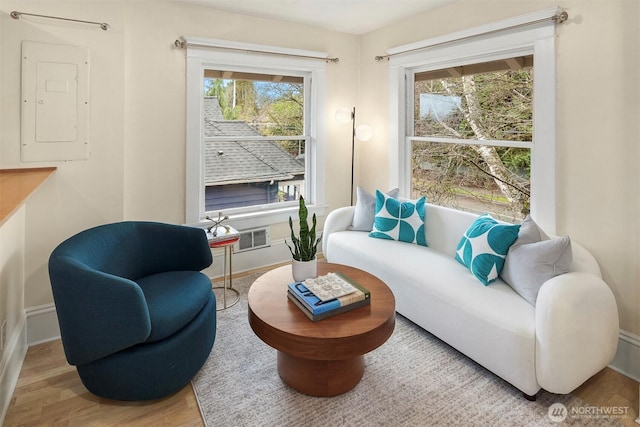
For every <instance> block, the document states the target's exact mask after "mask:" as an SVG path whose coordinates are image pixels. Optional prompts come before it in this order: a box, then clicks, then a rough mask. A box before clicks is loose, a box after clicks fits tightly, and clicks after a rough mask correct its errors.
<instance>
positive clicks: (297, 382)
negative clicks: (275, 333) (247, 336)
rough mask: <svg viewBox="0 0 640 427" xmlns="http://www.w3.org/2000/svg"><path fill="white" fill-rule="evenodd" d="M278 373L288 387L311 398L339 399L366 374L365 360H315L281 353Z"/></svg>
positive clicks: (279, 353)
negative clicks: (334, 397) (340, 395)
mask: <svg viewBox="0 0 640 427" xmlns="http://www.w3.org/2000/svg"><path fill="white" fill-rule="evenodd" d="M278 373H279V374H280V378H282V381H284V382H285V384H288V385H290V386H291V387H293V388H294V389H296V390H298V391H299V392H301V393H304V394H308V395H311V396H322V397H330V396H337V395H339V394H342V393H346V392H347V391H349V390H351V389H352V388H354V387H355V386H356V385H358V383H359V382H360V380H361V379H362V375H363V374H364V356H358V357H354V358H353V359H346V360H312V359H302V358H299V357H294V356H291V355H289V354H287V353H283V352H282V351H278Z"/></svg>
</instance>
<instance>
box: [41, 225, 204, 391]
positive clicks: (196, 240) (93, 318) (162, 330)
mask: <svg viewBox="0 0 640 427" xmlns="http://www.w3.org/2000/svg"><path fill="white" fill-rule="evenodd" d="M211 263H212V256H211V250H210V248H209V245H208V242H207V237H206V234H205V232H204V230H202V229H199V228H193V227H185V226H179V225H171V224H162V223H156V222H120V223H114V224H106V225H101V226H98V227H95V228H91V229H89V230H86V231H83V232H81V233H79V234H76V235H75V236H73V237H71V238H69V239H67V240H66V241H64V242H62V243H61V244H60V245H59V246H58V247H57V248H56V249H55V250H54V251H53V253H52V254H51V257H50V259H49V275H50V278H51V287H52V290H53V297H54V301H55V305H56V311H57V315H58V322H59V324H60V332H61V336H62V344H63V347H64V351H65V356H66V358H67V361H68V362H69V364H71V365H75V366H76V368H77V370H78V373H79V375H80V378H81V380H82V383H83V384H84V385H85V387H86V388H87V389H88V390H89V391H90V392H92V393H94V394H96V395H98V396H102V397H107V398H111V399H118V400H149V399H157V398H160V397H164V396H167V395H170V394H172V393H174V392H176V391H178V390H180V389H181V388H182V387H184V386H185V385H186V384H187V383H188V382H189V381H190V380H191V378H193V376H194V375H195V374H196V373H197V372H198V371H199V370H200V368H201V367H202V365H203V364H204V362H205V361H206V360H207V357H208V356H209V353H210V351H211V348H212V346H213V342H214V340H215V334H216V301H215V295H214V293H213V291H212V289H211V282H210V280H209V278H208V277H207V276H205V275H204V274H202V273H201V272H200V270H202V269H204V268H206V267H208V266H209V265H211Z"/></svg>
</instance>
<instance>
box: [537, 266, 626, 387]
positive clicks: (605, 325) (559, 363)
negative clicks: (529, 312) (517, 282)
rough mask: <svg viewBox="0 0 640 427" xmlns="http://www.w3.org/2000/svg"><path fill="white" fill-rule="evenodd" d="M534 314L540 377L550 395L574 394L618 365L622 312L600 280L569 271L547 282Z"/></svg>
mask: <svg viewBox="0 0 640 427" xmlns="http://www.w3.org/2000/svg"><path fill="white" fill-rule="evenodd" d="M535 315H536V375H537V379H538V384H540V386H542V387H543V388H544V389H545V390H547V391H550V392H552V393H561V394H566V393H569V392H571V391H572V390H574V389H575V388H577V387H578V386H579V385H580V384H582V383H583V382H584V381H586V380H587V379H588V378H590V377H591V376H592V375H594V374H595V373H597V372H598V371H600V370H601V369H603V368H604V367H606V366H607V365H608V364H609V363H610V362H611V360H613V357H614V356H615V353H616V349H617V343H618V332H619V320H618V308H617V305H616V301H615V298H614V296H613V293H612V292H611V289H609V286H607V284H606V283H605V282H604V281H603V280H602V279H601V278H600V277H598V276H597V275H594V274H591V273H587V272H570V273H567V274H563V275H560V276H556V277H554V278H553V279H550V280H548V281H547V282H546V283H545V284H544V285H543V286H542V287H541V288H540V292H539V293H538V299H537V301H536V312H535Z"/></svg>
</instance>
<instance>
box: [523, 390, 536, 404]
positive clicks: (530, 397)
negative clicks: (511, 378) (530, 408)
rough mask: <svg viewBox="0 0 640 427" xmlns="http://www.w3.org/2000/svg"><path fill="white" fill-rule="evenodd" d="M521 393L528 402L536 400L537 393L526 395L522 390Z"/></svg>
mask: <svg viewBox="0 0 640 427" xmlns="http://www.w3.org/2000/svg"><path fill="white" fill-rule="evenodd" d="M522 395H523V396H524V398H525V399H527V400H528V401H529V402H535V401H536V396H537V395H538V393H536V394H534V395H533V396H530V395H528V394H527V393H525V392H524V391H523V392H522Z"/></svg>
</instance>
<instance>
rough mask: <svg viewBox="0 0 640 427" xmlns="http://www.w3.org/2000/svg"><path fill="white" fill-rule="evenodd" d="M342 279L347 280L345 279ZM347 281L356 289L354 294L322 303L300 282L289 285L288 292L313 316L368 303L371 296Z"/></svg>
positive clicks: (363, 289) (365, 290) (366, 291)
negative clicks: (360, 303)
mask: <svg viewBox="0 0 640 427" xmlns="http://www.w3.org/2000/svg"><path fill="white" fill-rule="evenodd" d="M342 277H343V278H344V279H345V280H348V279H347V278H346V277H344V276H342ZM348 281H349V283H351V284H352V285H353V286H354V287H355V288H356V291H355V292H352V293H350V294H348V295H344V296H341V297H339V298H335V299H332V300H329V301H324V302H323V301H322V300H321V299H320V298H318V297H317V296H316V295H315V294H314V293H313V292H311V291H310V290H309V289H307V287H306V286H305V285H304V284H303V283H301V282H294V283H291V284H289V290H290V291H291V292H292V294H293V295H294V296H295V297H296V298H297V299H298V300H299V301H300V302H301V303H302V304H303V305H304V306H305V307H306V308H307V310H309V311H310V312H311V313H312V314H313V315H319V314H321V313H325V312H328V311H332V310H336V309H338V308H340V307H344V306H347V305H351V304H354V303H357V302H359V301H362V300H367V301H368V300H369V299H370V298H371V294H370V292H369V291H368V290H367V289H365V288H364V287H362V286H360V285H358V284H356V283H354V282H353V281H351V280H348Z"/></svg>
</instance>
